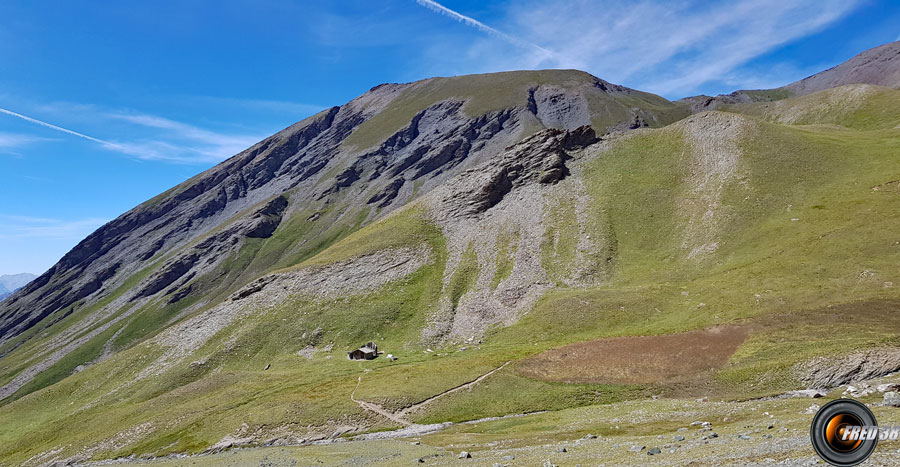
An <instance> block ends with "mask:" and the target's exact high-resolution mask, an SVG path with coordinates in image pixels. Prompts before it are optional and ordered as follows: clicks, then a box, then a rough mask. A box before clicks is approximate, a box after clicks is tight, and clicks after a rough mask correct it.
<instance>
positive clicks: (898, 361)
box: [794, 348, 900, 389]
mask: <svg viewBox="0 0 900 467" xmlns="http://www.w3.org/2000/svg"><path fill="white" fill-rule="evenodd" d="M794 371H795V373H796V374H797V376H798V378H800V380H801V381H803V383H804V384H805V385H806V387H808V388H815V389H827V388H833V387H836V386H841V385H843V384H848V383H852V382H858V381H865V380H868V379H872V378H877V377H879V376H884V375H887V374H891V373H894V372H896V371H900V349H897V348H883V349H871V350H866V351H863V352H857V353H853V354H850V355H845V356H841V357H820V358H815V359H813V360H810V361H807V362H803V363H800V364H798V365H796V366H795V367H794Z"/></svg>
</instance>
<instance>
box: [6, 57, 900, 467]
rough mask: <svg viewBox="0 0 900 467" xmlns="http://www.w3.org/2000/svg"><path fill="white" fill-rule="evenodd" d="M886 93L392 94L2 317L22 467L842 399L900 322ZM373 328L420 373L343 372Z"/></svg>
mask: <svg viewBox="0 0 900 467" xmlns="http://www.w3.org/2000/svg"><path fill="white" fill-rule="evenodd" d="M854 60H856V59H854ZM865 63H874V64H877V65H878V66H879V67H880V68H879V69H880V70H882V71H883V70H885V69H894V68H892V67H896V66H897V64H898V59H892V60H891V61H889V62H887V63H886V64H885V62H883V61H881V60H880V59H879V60H870V61H867V62H865ZM838 68H841V67H838ZM838 68H835V69H838ZM851 68H852V69H853V70H855V71H854V72H853V73H854V74H853V76H862V77H865V76H870V75H868V74H866V73H864V72H863V71H864V70H863V68H865V67H864V66H862V65H859V66H854V67H851ZM879 76H880V75H879ZM859 79H862V78H859ZM879 84H883V83H876V84H875V85H872V84H861V85H860V84H854V85H845V86H840V87H836V88H833V89H827V90H823V91H821V92H816V93H811V94H809V95H804V96H800V97H792V98H785V99H781V100H779V101H778V102H756V103H752V102H750V103H744V104H729V105H722V106H721V110H722V111H703V112H699V113H696V114H690V106H689V105H688V104H687V103H672V102H669V101H667V100H665V99H663V98H660V97H658V96H654V95H651V94H647V93H642V92H639V91H635V90H631V89H627V88H624V87H621V86H617V85H613V84H610V83H607V82H605V81H602V80H600V79H597V78H595V77H593V76H590V75H588V74H586V73H583V72H579V71H572V70H551V71H533V72H508V73H497V74H488V75H473V76H461V77H454V78H433V79H428V80H424V81H419V82H415V83H409V84H386V85H381V86H377V87H375V88H373V89H372V90H370V91H369V92H367V93H366V94H364V95H362V96H360V97H358V98H357V99H354V100H353V101H351V102H349V103H347V104H345V105H343V106H340V107H333V108H331V109H328V110H326V111H324V112H322V113H320V114H318V115H316V116H313V117H311V118H309V119H307V120H304V121H302V122H300V123H298V124H296V125H294V126H291V127H289V128H287V129H285V130H283V131H282V132H280V133H278V134H276V135H273V136H272V137H270V138H267V139H265V140H263V141H261V142H260V143H258V144H256V145H254V146H253V147H251V148H249V149H247V150H246V151H244V152H242V153H240V154H238V155H236V156H235V157H233V158H231V159H229V160H228V161H226V162H224V163H222V164H220V165H219V166H217V167H215V168H213V169H211V170H209V171H207V172H204V173H202V174H200V175H198V176H196V177H194V178H193V179H191V180H189V181H187V182H185V183H183V184H181V185H179V186H177V187H175V188H173V189H172V190H169V191H168V192H166V193H163V194H161V195H160V196H158V197H156V198H154V199H152V200H150V201H147V202H145V203H143V204H142V205H140V206H138V207H136V208H135V209H133V210H132V211H129V212H128V213H125V214H123V215H122V216H120V217H119V218H118V219H116V220H114V221H112V222H110V223H109V224H107V225H105V226H103V227H102V228H100V229H99V230H98V231H97V232H95V233H93V234H91V235H90V236H89V237H88V238H86V239H85V240H84V241H83V242H81V243H80V244H79V245H78V246H77V247H76V248H75V249H73V250H72V251H71V252H70V253H68V254H67V255H66V256H65V257H64V258H63V259H62V260H61V261H60V262H59V263H58V264H57V265H55V266H54V267H53V268H52V269H51V270H50V271H48V272H47V273H46V274H44V275H42V276H41V277H39V278H38V279H37V280H35V281H33V282H32V283H30V284H29V285H28V286H27V287H25V288H23V289H22V290H20V291H18V292H17V293H15V294H14V295H13V296H12V297H10V298H9V299H8V300H6V301H4V302H2V303H0V461H3V462H9V463H26V464H35V465H39V464H52V463H54V462H72V461H83V460H87V459H107V458H115V457H122V456H130V455H132V454H134V455H147V456H159V455H166V454H171V453H199V452H204V451H207V450H213V451H215V450H220V449H224V448H228V447H231V446H236V445H260V444H269V445H278V444H304V443H310V442H313V441H316V440H322V439H327V438H336V437H340V436H344V435H347V434H357V433H360V432H365V431H371V430H375V431H378V430H383V429H386V428H396V427H398V426H400V425H405V424H408V423H438V422H445V421H463V420H472V419H478V418H480V417H494V416H502V415H507V414H514V413H523V412H533V411H543V410H557V409H563V408H570V407H575V406H584V405H592V404H601V403H608V402H613V401H620V400H625V399H635V398H643V397H646V396H648V395H650V394H653V395H665V396H673V397H674V396H684V395H687V396H689V397H693V396H696V395H700V396H714V397H720V398H748V397H755V396H765V395H772V394H775V393H778V392H781V391H786V390H789V389H797V388H800V387H805V386H806V385H807V384H812V383H809V382H810V381H820V380H822V378H821V377H819V376H820V375H821V374H828V375H829V378H828V381H829V384H841V383H840V382H841V381H844V380H845V379H847V378H850V377H851V376H848V375H852V374H857V373H859V371H856V370H859V368H856V369H854V368H849V369H848V370H847V371H846V372H843V369H838V370H835V369H834V368H832V367H830V366H828V365H827V362H826V363H821V362H822V359H818V357H821V356H825V355H828V356H832V355H836V354H841V355H845V354H846V355H851V354H853V352H856V351H857V350H858V349H863V348H866V349H875V350H870V351H873V352H877V351H879V350H878V349H881V348H883V347H894V346H896V345H897V344H898V343H897V342H896V336H897V333H898V332H900V320H897V319H896V316H897V313H896V312H897V311H898V307H900V296H898V291H900V288H898V287H895V284H900V266H898V265H900V261H898V259H900V247H898V245H900V242H898V239H897V238H896V235H895V232H896V231H897V226H898V222H900V215H898V213H900V209H898V208H900V197H898V193H900V191H898V182H897V180H900V172H898V167H900V164H898V160H897V157H898V152H897V148H898V144H900V113H898V111H897V109H898V108H900V106H898V105H897V103H898V102H900V90H896V89H891V88H888V87H884V86H881V85H879ZM701 107H702V106H701ZM695 108H699V107H696V106H695ZM851 317H852V319H853V322H854V323H855V325H854V326H851V327H847V326H846V325H845V324H846V323H847V322H848V321H847V320H848V319H851ZM838 331H840V333H841V334H840V335H841V339H832V338H831V337H832V336H834V335H836V333H837V332H838ZM647 339H652V340H647ZM372 340H374V341H376V342H377V343H378V346H379V349H382V350H385V351H386V352H388V353H391V354H393V355H395V356H398V357H399V360H396V361H394V360H389V359H386V358H383V357H382V358H378V359H376V360H374V361H368V362H355V361H349V360H347V359H346V354H345V353H344V351H347V350H351V349H353V348H355V347H357V346H359V345H360V344H363V343H365V342H368V341H372ZM698 342H701V343H703V344H702V345H700V344H698ZM706 342H708V344H706ZM672 349H678V355H680V356H682V357H683V358H680V359H676V360H672V359H670V358H668V357H667V352H669V351H670V350H671V351H672V352H674V350H672ZM598 354H600V355H605V356H609V358H608V360H605V361H608V365H596V364H595V363H596V355H598ZM888 360H889V362H888V363H886V364H885V365H880V366H878V368H877V369H875V370H872V371H871V372H874V373H876V374H881V373H884V372H888V371H893V370H896V369H900V362H898V363H897V365H895V366H892V364H891V363H890V359H888ZM841 368H843V367H841ZM867 371H868V370H867ZM845 373H846V374H845ZM461 388H464V389H465V390H461ZM603 423H605V421H604V422H603Z"/></svg>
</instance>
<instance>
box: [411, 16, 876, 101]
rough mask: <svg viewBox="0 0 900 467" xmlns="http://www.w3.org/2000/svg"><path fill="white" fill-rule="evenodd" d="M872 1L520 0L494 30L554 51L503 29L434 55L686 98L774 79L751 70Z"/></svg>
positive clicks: (485, 67)
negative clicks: (584, 74) (570, 74)
mask: <svg viewBox="0 0 900 467" xmlns="http://www.w3.org/2000/svg"><path fill="white" fill-rule="evenodd" d="M417 2H418V3H419V4H422V5H423V6H425V3H428V4H429V5H430V3H433V2H431V1H430V0H417ZM864 2H865V0H795V1H790V2H784V1H783V0H734V1H721V2H700V1H696V0H694V1H681V2H669V1H663V0H639V1H625V0H608V1H605V2H602V3H601V2H591V1H586V0H580V1H579V0H576V1H565V2H564V1H562V0H540V1H538V0H522V1H517V2H510V3H509V4H508V9H507V11H506V13H505V14H504V15H502V17H500V18H499V19H494V20H493V23H494V24H495V25H496V26H497V28H498V29H493V28H491V29H492V30H506V31H516V35H517V37H518V38H521V40H522V41H525V42H526V43H534V44H542V46H543V47H545V49H546V50H553V51H554V53H553V54H552V55H545V54H540V53H534V51H533V50H530V49H521V48H518V49H517V48H512V47H509V46H508V45H507V42H508V41H504V42H500V41H497V40H496V37H494V36H495V35H492V36H490V37H482V38H475V39H473V40H471V42H469V44H468V46H467V47H466V46H463V47H460V44H459V43H458V42H455V43H436V44H432V46H431V49H430V50H429V51H428V52H429V53H430V56H432V57H434V60H439V61H440V62H441V63H444V64H445V66H446V64H447V61H448V60H449V61H451V64H453V65H456V66H455V68H456V69H457V70H458V71H459V72H461V73H475V72H488V71H500V70H514V69H535V68H577V69H582V70H585V71H588V72H590V73H592V74H594V75H596V76H599V77H601V78H604V79H607V80H610V81H613V82H616V83H622V84H625V85H627V86H630V87H634V88H638V89H641V90H645V91H650V92H655V93H659V94H664V95H667V96H669V97H672V98H677V97H683V96H685V95H690V94H691V93H697V92H698V91H700V90H701V89H708V88H709V87H710V86H709V84H710V83H712V84H713V85H714V86H718V87H720V88H722V87H724V86H725V85H726V84H727V85H729V86H730V85H733V84H734V76H737V75H740V76H743V77H744V78H743V81H745V82H747V83H751V82H763V81H772V80H774V79H775V77H776V76H775V74H778V75H779V76H778V78H783V77H785V76H784V75H783V74H782V73H774V71H773V70H774V69H776V68H779V67H778V66H777V65H778V64H777V63H776V64H774V66H773V65H772V64H771V63H770V64H769V65H770V66H769V67H768V68H767V67H751V68H748V66H750V65H752V63H753V61H754V60H755V59H757V58H759V57H762V56H765V55H766V54H768V53H771V52H773V51H775V50H778V49H779V48H781V47H783V46H784V45H786V44H788V43H790V42H793V41H796V40H798V39H801V38H803V37H807V36H810V35H812V34H815V33H816V32H818V31H821V30H823V29H825V28H826V27H828V26H829V25H831V24H833V23H835V22H836V21H838V20H840V19H841V18H843V17H845V16H847V15H848V14H850V13H851V12H852V11H854V10H856V9H857V8H859V7H860V6H861V5H862V4H863V3H864ZM432 10H434V11H438V10H436V9H435V8H432ZM451 11H452V10H451ZM440 12H441V13H442V14H447V15H448V16H451V15H450V14H449V13H446V12H444V11H443V10H441V11H440ZM466 24H470V23H468V22H467V23H466ZM479 24H481V23H479ZM470 25H471V24H470ZM472 26H473V27H475V26H474V25H472ZM450 51H453V52H454V53H450ZM448 57H449V58H448ZM790 78H791V79H790V80H789V81H793V80H794V79H799V78H802V76H797V77H793V76H791V77H790ZM789 81H788V82H789ZM781 84H787V83H781ZM737 85H738V86H742V84H740V83H738V84H737Z"/></svg>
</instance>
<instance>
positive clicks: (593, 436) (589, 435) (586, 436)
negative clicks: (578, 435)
mask: <svg viewBox="0 0 900 467" xmlns="http://www.w3.org/2000/svg"><path fill="white" fill-rule="evenodd" d="M582 439H597V435H591V434H587V435H584V438H582Z"/></svg>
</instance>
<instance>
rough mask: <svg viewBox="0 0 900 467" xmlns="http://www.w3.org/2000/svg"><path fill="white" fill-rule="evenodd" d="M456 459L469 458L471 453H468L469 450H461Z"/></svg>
mask: <svg viewBox="0 0 900 467" xmlns="http://www.w3.org/2000/svg"><path fill="white" fill-rule="evenodd" d="M456 458H457V459H471V458H472V454H469V451H463V452H461V453H459V455H458V456H456Z"/></svg>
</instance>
